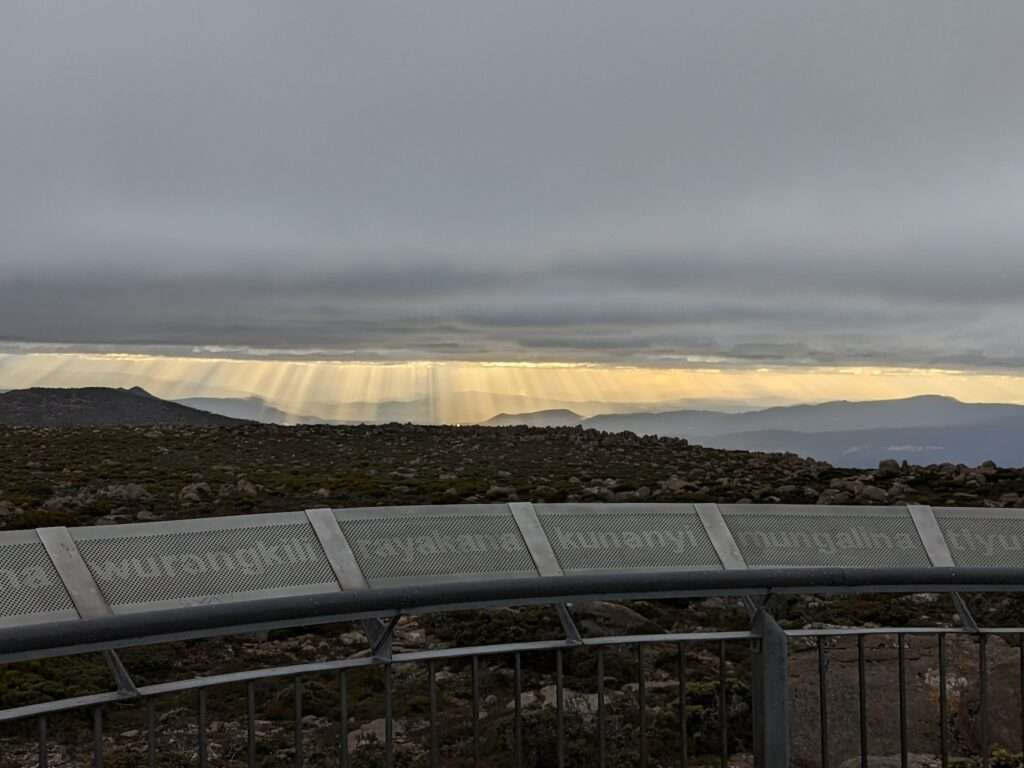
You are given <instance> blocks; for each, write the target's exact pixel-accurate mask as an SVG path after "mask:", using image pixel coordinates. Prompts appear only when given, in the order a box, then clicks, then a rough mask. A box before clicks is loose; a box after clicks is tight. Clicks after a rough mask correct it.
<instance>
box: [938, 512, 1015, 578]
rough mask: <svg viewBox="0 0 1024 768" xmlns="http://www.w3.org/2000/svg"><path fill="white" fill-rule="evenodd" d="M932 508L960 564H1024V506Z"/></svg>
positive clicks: (993, 565) (995, 565) (968, 565)
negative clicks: (1017, 507) (1021, 507)
mask: <svg viewBox="0 0 1024 768" xmlns="http://www.w3.org/2000/svg"><path fill="white" fill-rule="evenodd" d="M932 511H933V512H934V514H935V520H936V522H938V524H939V528H940V529H941V530H942V535H943V537H944V538H945V539H946V545H947V546H948V547H949V553H950V554H951V555H952V556H953V562H954V563H956V564H957V565H959V566H963V567H973V568H1020V567H1022V566H1024V509H968V508H965V507H934V508H933V509H932Z"/></svg>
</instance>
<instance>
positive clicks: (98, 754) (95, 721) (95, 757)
mask: <svg viewBox="0 0 1024 768" xmlns="http://www.w3.org/2000/svg"><path fill="white" fill-rule="evenodd" d="M92 764H93V766H94V767H95V768H103V709H102V708H101V707H96V708H95V709H93V711H92Z"/></svg>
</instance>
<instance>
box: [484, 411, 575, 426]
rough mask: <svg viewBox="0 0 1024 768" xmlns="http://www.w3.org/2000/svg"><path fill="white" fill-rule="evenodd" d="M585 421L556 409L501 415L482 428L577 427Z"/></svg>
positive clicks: (573, 412) (489, 420)
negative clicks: (521, 426)
mask: <svg viewBox="0 0 1024 768" xmlns="http://www.w3.org/2000/svg"><path fill="white" fill-rule="evenodd" d="M582 421H583V417H582V416H580V415H579V414H578V413H576V412H575V411H570V410H569V409H568V408H555V409H552V410H549V411H534V412H532V413H499V414H498V415H497V416H495V417H494V418H493V419H488V420H487V421H485V422H484V423H483V424H482V425H481V426H484V427H514V426H520V425H523V426H527V427H575V426H576V425H577V424H579V423H581V422H582Z"/></svg>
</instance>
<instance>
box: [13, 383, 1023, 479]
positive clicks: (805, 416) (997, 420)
mask: <svg viewBox="0 0 1024 768" xmlns="http://www.w3.org/2000/svg"><path fill="white" fill-rule="evenodd" d="M474 394H476V395H479V396H480V397H481V398H486V402H483V403H480V404H479V405H478V406H477V407H478V409H479V410H486V409H487V408H489V407H491V406H492V403H502V402H504V403H508V402H512V403H516V402H520V401H528V402H537V401H536V399H535V398H517V397H515V396H495V395H485V394H483V393H466V392H464V393H459V395H460V396H462V397H465V398H470V397H471V396H473V395H474ZM463 405H464V404H462V403H460V404H459V406H458V407H460V408H462V407H463ZM586 405H587V406H588V407H589V406H592V405H594V404H593V403H587V404H586ZM371 406H375V407H374V408H371ZM626 406H627V407H630V408H632V407H633V405H632V404H626ZM346 407H347V408H348V410H346ZM449 407H450V406H449ZM311 410H316V411H319V412H326V411H327V404H321V406H320V407H316V408H315V409H311ZM445 410H447V407H443V408H441V409H440V411H441V412H438V408H437V407H436V404H435V407H427V404H426V401H424V400H414V401H400V402H390V403H387V402H386V403H380V404H371V403H343V404H341V405H340V406H338V407H337V408H336V409H335V411H334V412H335V413H345V414H346V415H348V416H352V417H354V418H346V419H328V418H321V417H319V416H310V415H304V414H294V413H289V412H287V411H284V410H282V409H280V408H277V407H274V406H272V405H270V404H268V403H267V402H266V401H264V400H262V399H261V398H258V397H243V398H213V397H209V398H204V397H196V398H188V399H185V400H180V401H169V400H161V399H160V398H157V397H154V396H153V395H151V394H149V393H148V392H147V391H146V390H144V389H142V388H141V387H134V388H132V389H111V388H106V387H85V388H81V389H44V388H33V389H23V390H13V391H10V392H6V393H0V424H8V425H26V426H103V425H145V424H180V425H193V426H229V425H235V424H244V423H251V422H262V423H270V424H351V423H364V422H365V423H386V422H394V421H398V422H413V423H427V424H430V423H439V422H443V420H444V419H443V412H444V411H445ZM490 412H491V413H493V412H494V411H493V410H491V411H490ZM481 423H482V424H483V425H485V426H492V427H507V426H517V425H526V426H532V427H563V426H582V427H586V428H593V429H599V430H603V431H606V432H625V431H629V432H635V433H637V434H640V435H661V436H664V437H685V438H687V439H688V440H690V441H691V442H693V443H697V444H700V445H704V446H707V447H710V448H729V449H741V450H750V451H765V452H777V451H788V452H792V453H796V454H799V455H801V456H807V457H811V458H815V459H820V460H822V461H827V462H829V463H831V464H834V465H836V466H845V467H874V466H877V464H878V462H879V461H882V460H883V459H896V460H906V461H908V462H910V463H912V464H941V463H944V462H952V463H963V464H969V465H977V464H979V463H981V462H982V461H985V460H989V459H991V460H993V461H995V462H996V463H998V464H1000V465H1003V466H1024V406H1020V405H1007V404H986V403H963V402H960V401H959V400H956V399H954V398H951V397H942V396H938V395H926V396H920V397H911V398H906V399H902V400H877V401H866V402H847V401H838V402H831V403H822V404H819V405H795V406H786V407H776V408H765V409H761V410H750V411H745V412H739V413H723V412H721V411H714V410H695V409H685V410H665V411H659V412H655V413H650V412H627V413H608V414H603V415H596V416H591V417H589V418H587V417H584V416H581V415H580V414H579V413H578V412H576V411H575V410H572V409H570V408H543V409H538V410H530V411H524V412H502V413H499V414H498V415H496V416H492V417H491V418H488V419H487V420H486V421H484V420H481Z"/></svg>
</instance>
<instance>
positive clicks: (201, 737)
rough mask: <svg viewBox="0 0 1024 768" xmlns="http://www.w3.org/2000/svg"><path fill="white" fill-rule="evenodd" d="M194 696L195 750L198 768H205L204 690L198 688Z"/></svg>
mask: <svg viewBox="0 0 1024 768" xmlns="http://www.w3.org/2000/svg"><path fill="white" fill-rule="evenodd" d="M196 695H197V697H198V703H197V707H196V709H197V710H198V719H197V722H196V725H197V728H196V733H197V743H196V749H197V750H198V752H199V768H206V766H207V764H208V763H207V757H206V689H205V688H200V689H199V690H198V691H197V694H196Z"/></svg>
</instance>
